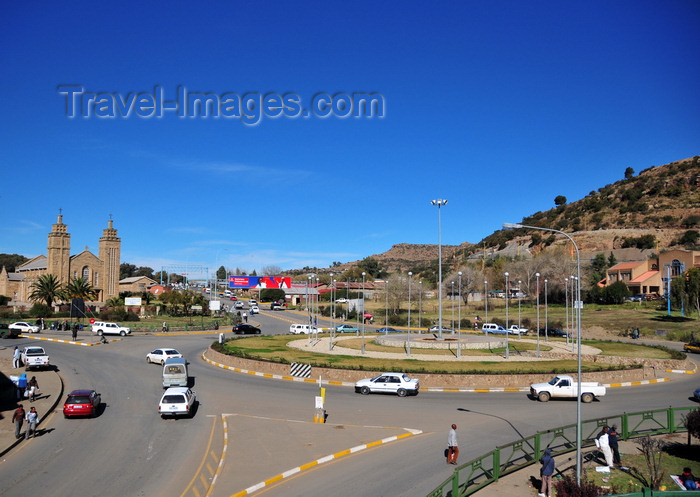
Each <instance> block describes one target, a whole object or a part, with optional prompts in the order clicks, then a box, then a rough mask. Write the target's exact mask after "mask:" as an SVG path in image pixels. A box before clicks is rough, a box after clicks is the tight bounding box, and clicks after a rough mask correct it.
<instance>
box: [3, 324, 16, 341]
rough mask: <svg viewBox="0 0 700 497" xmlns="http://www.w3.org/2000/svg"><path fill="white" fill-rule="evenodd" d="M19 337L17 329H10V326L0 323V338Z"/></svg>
mask: <svg viewBox="0 0 700 497" xmlns="http://www.w3.org/2000/svg"><path fill="white" fill-rule="evenodd" d="M18 336H19V330H18V329H17V328H10V325H8V324H5V323H0V337H2V338H17V337H18Z"/></svg>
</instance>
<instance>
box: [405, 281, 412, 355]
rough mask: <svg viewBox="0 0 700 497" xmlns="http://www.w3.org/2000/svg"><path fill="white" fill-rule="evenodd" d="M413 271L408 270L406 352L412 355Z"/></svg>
mask: <svg viewBox="0 0 700 497" xmlns="http://www.w3.org/2000/svg"><path fill="white" fill-rule="evenodd" d="M412 276H413V273H412V272H411V271H409V272H408V334H407V335H406V353H407V354H408V355H409V356H410V355H411V279H413V278H412Z"/></svg>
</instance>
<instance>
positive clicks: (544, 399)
mask: <svg viewBox="0 0 700 497" xmlns="http://www.w3.org/2000/svg"><path fill="white" fill-rule="evenodd" d="M537 400H539V401H540V402H547V401H548V400H549V393H548V392H540V393H539V395H538V396H537Z"/></svg>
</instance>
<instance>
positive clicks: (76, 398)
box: [66, 395, 90, 404]
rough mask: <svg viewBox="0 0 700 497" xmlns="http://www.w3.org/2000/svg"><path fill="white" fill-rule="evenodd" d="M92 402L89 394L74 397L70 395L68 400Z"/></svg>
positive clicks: (80, 402)
mask: <svg viewBox="0 0 700 497" xmlns="http://www.w3.org/2000/svg"><path fill="white" fill-rule="evenodd" d="M89 403H90V397H89V396H88V395H74V396H72V397H68V400H66V404H89Z"/></svg>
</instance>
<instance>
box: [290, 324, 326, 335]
mask: <svg viewBox="0 0 700 497" xmlns="http://www.w3.org/2000/svg"><path fill="white" fill-rule="evenodd" d="M318 332H319V330H318V328H316V327H315V326H312V325H310V324H293V325H291V326H290V327H289V333H291V334H292V335H308V334H309V333H318Z"/></svg>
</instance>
